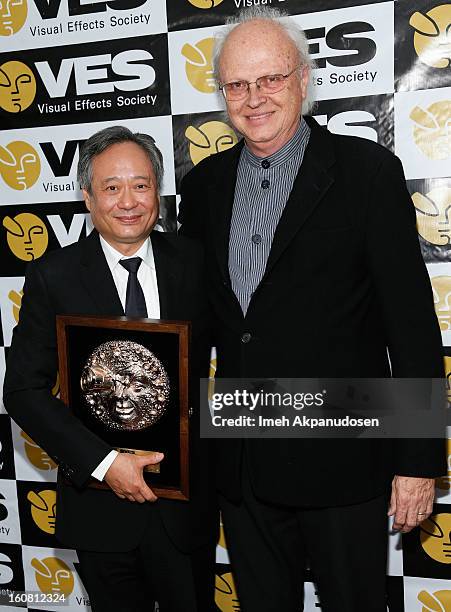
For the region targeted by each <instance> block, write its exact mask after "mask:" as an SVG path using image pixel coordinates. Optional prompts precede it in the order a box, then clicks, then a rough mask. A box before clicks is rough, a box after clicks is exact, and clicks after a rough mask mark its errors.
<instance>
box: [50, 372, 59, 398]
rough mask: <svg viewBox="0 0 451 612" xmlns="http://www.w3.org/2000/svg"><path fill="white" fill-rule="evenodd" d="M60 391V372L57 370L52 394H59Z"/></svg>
mask: <svg viewBox="0 0 451 612" xmlns="http://www.w3.org/2000/svg"><path fill="white" fill-rule="evenodd" d="M59 392H60V373H59V372H57V373H56V380H55V384H54V385H53V387H52V395H54V396H55V397H57V396H58V394H59Z"/></svg>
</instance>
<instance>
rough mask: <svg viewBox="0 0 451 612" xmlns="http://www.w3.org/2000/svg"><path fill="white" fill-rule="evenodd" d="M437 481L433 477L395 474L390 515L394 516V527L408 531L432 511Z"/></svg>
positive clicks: (403, 531)
mask: <svg viewBox="0 0 451 612" xmlns="http://www.w3.org/2000/svg"><path fill="white" fill-rule="evenodd" d="M434 495H435V481H434V479H433V478H415V477H412V476H395V477H394V478H393V482H392V492H391V499H390V507H389V509H388V516H394V519H393V529H396V530H397V531H401V532H402V533H407V532H409V531H411V530H412V529H413V528H414V527H417V526H418V525H419V524H420V523H421V522H422V521H424V520H425V519H427V518H428V516H429V515H430V514H431V513H432V504H433V503H434Z"/></svg>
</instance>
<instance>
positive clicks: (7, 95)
mask: <svg viewBox="0 0 451 612" xmlns="http://www.w3.org/2000/svg"><path fill="white" fill-rule="evenodd" d="M35 95H36V79H35V77H34V74H33V73H32V72H31V70H30V68H28V66H27V65H26V64H24V63H22V62H15V61H11V62H6V63H5V64H2V66H0V107H1V108H3V110H5V111H7V112H8V113H20V112H22V111H24V110H25V109H27V108H28V107H29V106H30V104H31V103H32V102H33V100H34V97H35Z"/></svg>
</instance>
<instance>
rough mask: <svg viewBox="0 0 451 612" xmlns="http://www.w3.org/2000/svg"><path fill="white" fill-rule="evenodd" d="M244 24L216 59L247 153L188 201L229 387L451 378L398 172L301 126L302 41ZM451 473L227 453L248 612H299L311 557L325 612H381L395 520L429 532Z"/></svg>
mask: <svg viewBox="0 0 451 612" xmlns="http://www.w3.org/2000/svg"><path fill="white" fill-rule="evenodd" d="M244 15H245V16H244V18H243V19H242V20H241V22H235V23H231V24H229V26H228V27H226V28H225V29H224V30H223V31H222V32H221V33H220V35H219V36H220V38H219V39H218V40H217V46H216V55H215V58H216V75H217V78H218V81H219V86H220V89H222V92H223V93H224V96H225V101H226V105H227V111H228V114H229V117H230V120H231V122H232V124H233V125H234V126H235V128H236V129H237V130H238V131H239V132H241V133H242V134H243V136H244V141H241V142H239V143H238V144H237V145H236V146H234V147H233V148H231V149H229V150H227V151H225V152H222V153H219V154H217V155H214V156H212V157H209V158H207V159H205V160H204V161H202V162H201V163H200V164H199V165H197V166H196V167H195V168H193V170H192V171H191V172H190V173H189V174H188V175H187V176H186V177H185V179H184V180H183V183H182V187H181V197H182V199H181V204H180V217H179V219H180V221H181V223H182V226H181V232H182V233H183V234H185V235H187V236H191V237H193V238H196V239H198V240H200V241H201V242H202V243H203V244H204V246H205V248H206V257H207V265H208V271H207V274H208V285H209V295H210V300H211V303H212V306H213V311H214V316H215V318H216V323H215V328H216V347H217V371H216V376H217V377H218V378H220V377H228V378H239V377H244V378H246V377H249V378H250V377H268V378H277V377H280V378H284V377H288V378H290V377H292V378H300V377H302V378H306V377H307V378H308V377H312V378H315V377H330V378H370V377H389V376H394V377H441V376H443V369H442V357H441V338H440V332H439V328H438V325H437V321H436V317H435V313H434V308H433V303H432V295H431V288H430V283H429V279H428V275H427V272H426V269H425V266H424V264H423V261H422V257H421V253H420V248H419V244H418V237H417V233H416V227H415V213H414V208H413V206H412V203H411V200H410V197H409V194H408V192H407V190H406V187H405V181H404V177H403V172H402V167H401V164H400V162H399V160H398V159H397V158H396V157H395V156H394V155H392V154H391V153H390V152H389V151H388V150H386V149H384V148H383V147H381V146H379V145H377V144H374V143H372V142H369V141H365V140H361V139H358V138H351V137H345V136H338V135H333V134H330V133H329V132H327V131H326V130H325V129H322V128H320V127H319V126H318V125H317V124H316V122H315V121H314V120H312V119H311V118H309V117H303V116H302V113H306V112H307V111H308V107H309V102H308V100H309V88H308V83H309V78H310V73H311V68H312V62H311V59H310V58H309V56H308V43H307V40H306V37H305V35H304V34H303V32H302V31H301V30H299V28H297V26H296V25H295V23H294V22H292V21H291V20H290V19H289V18H283V17H281V16H280V14H279V13H278V12H277V11H274V10H273V9H265V8H259V9H254V10H250V11H249V12H248V13H244ZM406 305H408V306H407V307H406ZM387 352H388V353H389V358H388V354H387ZM389 359H390V361H389ZM390 364H391V366H390ZM444 460H445V453H444V445H443V441H442V440H432V441H431V440H384V441H382V440H319V439H317V440H310V439H300V440H293V439H288V440H287V439H283V440H279V439H272V440H258V439H255V440H253V439H250V440H246V441H244V442H243V441H241V440H231V441H225V440H222V441H218V442H217V478H218V487H219V490H220V492H221V494H222V496H221V507H222V514H223V521H224V528H225V535H226V538H227V542H228V547H229V552H230V557H231V562H232V569H233V570H234V575H235V579H236V583H237V590H238V595H239V598H240V602H241V606H242V609H243V611H244V612H248V611H249V612H254V611H257V610H258V612H275V611H279V610H283V611H284V612H294V611H298V610H299V609H300V608H301V605H302V604H301V599H302V576H303V571H304V568H305V564H306V560H307V559H308V560H309V563H310V564H311V567H312V570H313V573H314V575H315V578H316V581H317V584H318V589H319V597H320V601H321V609H322V610H323V611H324V612H360V611H361V610H365V612H382V611H383V612H385V611H386V603H385V568H386V548H387V509H389V512H388V513H389V515H390V516H393V517H394V528H395V529H399V530H401V531H402V532H407V531H409V530H411V529H412V528H413V527H415V526H417V525H418V524H419V523H420V522H421V521H422V520H424V519H425V518H427V517H428V516H429V514H430V513H431V511H432V504H433V498H434V480H433V478H434V477H435V476H438V475H439V474H441V473H443V472H444V470H445V465H444V463H445V462H444ZM390 487H391V489H390ZM390 490H391V495H390Z"/></svg>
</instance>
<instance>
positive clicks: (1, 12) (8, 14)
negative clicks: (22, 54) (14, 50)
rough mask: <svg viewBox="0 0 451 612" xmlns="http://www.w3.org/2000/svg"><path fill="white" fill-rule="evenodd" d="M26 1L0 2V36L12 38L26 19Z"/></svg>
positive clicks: (2, 0)
mask: <svg viewBox="0 0 451 612" xmlns="http://www.w3.org/2000/svg"><path fill="white" fill-rule="evenodd" d="M27 13H28V7H27V0H0V36H12V35H13V34H15V33H16V32H18V31H19V30H20V28H21V27H22V26H23V24H24V23H25V20H26V19H27Z"/></svg>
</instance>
